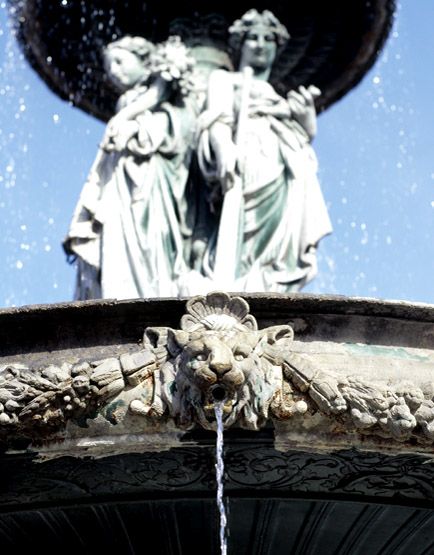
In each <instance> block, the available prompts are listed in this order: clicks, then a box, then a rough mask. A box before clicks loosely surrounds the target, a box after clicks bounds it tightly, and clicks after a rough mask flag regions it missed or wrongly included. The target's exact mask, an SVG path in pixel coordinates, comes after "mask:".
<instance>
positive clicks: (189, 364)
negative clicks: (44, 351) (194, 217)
mask: <svg viewBox="0 0 434 555" xmlns="http://www.w3.org/2000/svg"><path fill="white" fill-rule="evenodd" d="M293 335H294V334H293V330H292V328H291V327H290V326H274V327H269V328H266V329H264V330H258V329H257V323H256V320H255V318H254V317H253V316H252V315H250V314H249V306H248V304H247V302H246V301H244V300H243V299H241V298H240V297H232V298H231V297H229V296H228V295H227V294H225V293H210V294H209V295H207V296H206V297H194V298H192V299H191V300H190V301H188V302H187V306H186V314H185V315H184V316H183V317H182V319H181V325H180V329H179V330H174V329H171V328H167V327H161V328H147V329H146V330H145V334H144V340H143V346H142V349H141V350H139V351H138V352H136V353H132V354H130V353H125V354H122V355H121V356H120V357H118V358H115V357H113V358H107V359H104V360H99V361H84V362H80V363H77V364H67V363H65V364H63V365H62V366H53V365H49V366H47V367H44V368H41V369H36V368H28V367H26V366H24V365H21V364H9V365H7V366H3V367H2V368H0V432H1V431H3V433H8V434H10V433H18V434H24V435H29V436H30V437H33V436H35V435H37V434H38V432H39V433H44V434H45V433H47V432H50V431H52V432H55V431H57V430H59V429H61V428H62V427H63V426H65V424H66V423H67V421H69V420H74V421H77V420H78V421H80V420H83V419H88V418H92V417H95V416H96V415H97V414H98V413H99V412H103V411H102V409H103V408H104V407H107V405H108V402H109V401H110V402H111V401H112V400H116V398H117V397H118V396H119V395H122V393H123V392H124V391H128V390H131V389H132V388H136V389H135V391H137V392H138V393H140V391H141V390H142V389H146V390H150V391H151V392H152V395H151V397H152V399H151V401H150V402H149V403H147V402H146V400H145V397H146V396H143V395H139V394H138V395H137V396H136V398H135V399H134V400H132V401H130V404H129V410H130V412H131V413H133V414H136V415H141V416H144V417H146V418H161V417H162V416H164V417H171V418H173V419H174V420H175V421H176V423H177V425H178V426H180V427H182V428H191V427H192V426H194V425H195V424H199V425H201V426H202V427H204V428H207V429H214V426H215V421H214V410H213V408H214V403H215V402H216V400H219V399H221V400H222V402H223V404H224V424H225V427H226V428H227V427H230V426H232V425H234V424H236V425H238V426H242V427H244V428H247V429H253V430H256V429H258V428H260V427H261V426H263V425H264V424H265V423H266V421H267V420H268V419H269V418H274V419H277V420H286V419H290V418H292V417H294V416H297V415H298V416H303V415H306V413H308V414H314V413H316V412H320V413H322V414H323V415H324V416H327V417H328V418H329V419H338V420H340V421H342V422H343V423H344V424H345V425H346V427H347V429H348V430H349V431H350V430H355V431H358V432H362V433H365V434H371V435H377V436H381V437H393V438H395V439H398V440H404V439H408V438H410V437H412V436H413V437H416V438H418V439H419V440H422V441H425V442H427V441H433V440H434V402H433V399H431V398H426V396H425V395H424V393H423V391H422V390H421V389H420V388H419V387H417V386H415V385H414V384H412V383H410V382H401V383H398V384H395V385H393V386H392V385H385V384H378V383H369V382H365V381H363V380H360V379H358V378H357V377H355V376H342V375H339V374H334V373H332V372H324V371H321V370H318V369H317V368H315V367H314V366H313V364H312V362H311V361H310V360H309V359H307V358H306V357H304V356H302V355H299V354H296V353H294V352H292V350H291V343H292V340H293Z"/></svg>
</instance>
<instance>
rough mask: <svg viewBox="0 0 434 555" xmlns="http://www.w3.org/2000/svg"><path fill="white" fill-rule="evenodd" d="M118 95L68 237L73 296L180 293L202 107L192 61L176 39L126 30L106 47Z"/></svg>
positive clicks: (107, 65) (95, 296) (112, 79)
mask: <svg viewBox="0 0 434 555" xmlns="http://www.w3.org/2000/svg"><path fill="white" fill-rule="evenodd" d="M104 64H105V68H106V71H107V75H108V77H109V79H110V80H111V82H112V83H113V85H114V86H115V87H116V88H117V90H118V91H119V93H121V96H120V98H119V101H118V106H117V113H116V115H115V116H114V117H113V118H112V120H111V121H110V122H109V124H108V126H107V130H106V133H105V136H104V139H103V142H102V144H101V147H100V150H99V153H98V156H97V159H96V160H95V163H94V165H93V167H92V170H91V172H90V175H89V178H88V181H87V182H86V184H85V186H84V189H83V191H82V193H81V197H80V200H79V203H78V205H77V208H76V210H75V213H74V216H73V220H72V223H71V227H70V230H69V233H68V236H67V238H66V241H65V243H64V246H65V250H66V252H67V253H68V254H69V255H71V256H72V257H73V258H74V259H75V260H76V261H77V266H78V275H77V288H76V298H78V299H88V298H98V297H103V298H109V297H112V298H135V297H156V296H160V297H161V296H174V295H177V293H178V291H177V286H176V281H177V277H178V276H179V275H180V274H183V273H185V263H184V258H183V238H182V227H183V214H184V212H185V211H184V208H183V203H184V202H185V201H184V187H185V184H186V181H187V177H188V166H189V160H190V153H191V147H190V146H189V145H190V144H191V138H192V129H193V123H194V121H195V117H196V115H197V114H196V105H195V98H194V94H193V83H192V80H191V76H192V71H193V60H192V58H191V57H190V56H189V53H188V51H187V49H186V48H185V46H184V45H183V44H182V42H181V41H180V40H179V38H178V37H171V38H169V40H168V41H166V42H165V43H162V44H159V45H156V46H154V45H153V44H152V43H150V42H149V41H147V40H145V39H144V38H142V37H123V38H122V39H120V40H118V41H115V42H113V43H111V44H109V45H108V46H107V47H106V48H105V50H104Z"/></svg>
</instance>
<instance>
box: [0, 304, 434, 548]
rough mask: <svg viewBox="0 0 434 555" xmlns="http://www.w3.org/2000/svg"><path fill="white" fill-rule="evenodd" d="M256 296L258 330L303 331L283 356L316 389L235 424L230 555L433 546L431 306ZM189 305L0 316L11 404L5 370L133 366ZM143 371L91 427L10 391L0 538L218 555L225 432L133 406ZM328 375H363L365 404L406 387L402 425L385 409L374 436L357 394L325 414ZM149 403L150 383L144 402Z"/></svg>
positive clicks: (230, 455)
mask: <svg viewBox="0 0 434 555" xmlns="http://www.w3.org/2000/svg"><path fill="white" fill-rule="evenodd" d="M244 298H245V299H246V300H247V301H248V303H249V305H250V313H251V315H253V316H254V317H255V318H256V320H257V324H258V328H259V330H260V331H261V330H265V329H268V328H270V329H271V328H273V329H275V327H276V326H290V327H291V329H292V330H293V331H294V340H293V342H292V343H291V344H290V351H291V357H292V358H291V357H289V355H288V356H287V355H285V356H286V357H287V358H286V359H287V361H288V362H287V363H288V365H293V366H294V367H297V370H299V371H300V372H301V370H303V372H304V373H303V374H300V375H303V376H305V375H307V373H308V371H312V372H313V374H312V376H313V377H310V378H309V379H310V382H309V384H314V383H317V384H319V385H318V386H317V390H315V391H314V392H313V393H312V394H311V396H310V397H309V396H308V395H307V394H306V392H304V391H303V387H304V385H303V384H302V385H301V386H300V387H299V388H298V389H294V391H293V393H292V394H295V393H297V395H299V396H302V395H305V394H306V395H307V396H306V397H303V400H302V401H300V400H298V401H296V402H297V403H305V404H306V407H307V409H306V411H304V412H303V411H299V412H298V413H297V414H293V415H290V416H288V414H284V415H279V414H277V415H276V414H275V415H274V416H273V415H271V416H270V418H269V419H268V420H267V421H266V422H265V424H263V425H261V426H260V429H259V430H258V431H252V430H243V429H242V428H240V426H239V425H237V424H235V425H234V426H232V427H230V428H229V429H228V430H227V431H226V432H225V449H224V455H225V471H226V477H225V497H226V503H227V508H228V522H229V530H230V536H229V540H228V553H237V555H238V554H243V553H245V554H251V553H270V554H273V555H274V554H276V555H280V554H281V553H282V554H287V553H298V554H302V553H309V555H310V554H322V553H324V554H328V553H351V554H353V553H354V554H357V553H360V554H365V553H370V554H373V555H375V554H377V553H378V554H380V553H382V554H384V553H393V554H406V553H409V554H410V553H411V554H412V555H422V554H424V553H425V554H426V553H430V552H431V551H432V550H433V549H434V539H433V536H432V533H431V530H432V525H433V520H434V513H433V511H432V504H433V500H434V485H433V484H434V466H433V462H432V454H433V441H432V439H430V435H429V429H430V422H431V421H430V419H429V415H428V416H427V414H428V413H427V410H428V409H426V410H425V408H423V407H429V406H430V405H429V401H430V391H431V389H430V388H431V385H430V384H431V383H432V382H434V379H433V377H434V307H432V306H426V305H413V304H409V303H390V302H381V301H375V300H366V299H346V298H341V297H316V296H309V295H289V296H279V295H252V296H247V295H246V296H244ZM184 311H185V301H182V300H137V301H123V302H116V301H92V302H82V303H67V304H64V305H51V306H41V307H25V308H21V309H12V310H4V311H1V312H0V335H1V336H2V337H1V339H2V341H1V345H2V352H1V361H0V369H1V370H0V396H1V394H2V393H1V392H2V391H3V390H2V383H3V386H4V381H3V382H1V380H2V379H3V380H6V377H5V376H6V375H7V376H9V374H11V369H12V371H16V370H17V368H18V374H17V375H19V376H21V378H22V380H27V381H29V380H31V379H36V378H37V377H41V376H42V372H43V371H45V374H44V375H45V376H48V377H47V378H44V379H47V380H49V379H54V378H53V377H51V378H50V376H51V374H50V372H49V371H48V370H47V368H48V369H49V368H52V367H54V368H57V370H56V372H59V368H60V369H62V368H63V371H64V372H66V374H68V373H67V371H66V370H65V369H68V368H70V365H75V364H83V361H84V362H86V361H91V362H92V361H96V363H95V364H94V367H95V368H96V369H98V368H100V370H99V371H98V372H99V373H100V374H101V375H102V373H103V370H104V369H105V368H106V367H107V362H106V361H107V360H113V359H116V360H118V359H120V360H123V361H124V366H123V367H122V368H123V369H124V370H125V368H129V366H128V364H130V363H131V360H136V359H135V358H134V359H132V358H121V357H125V356H126V355H127V354H128V355H134V356H138V355H137V353H139V352H140V353H142V351H140V349H141V346H140V345H141V338H142V335H143V330H144V329H145V328H149V327H152V329H156V328H158V329H160V330H161V329H167V328H168V327H170V328H171V329H174V330H176V329H177V328H178V327H179V320H180V317H181V316H182V314H183V313H184ZM179 333H181V332H179ZM255 333H256V332H255ZM261 337H262V336H261ZM267 337H270V336H269V335H268V336H267ZM178 341H180V339H179V337H178ZM268 341H269V339H268ZM267 344H268V343H267ZM285 345H286V343H285ZM140 356H142V357H144V359H143V360H145V358H146V357H145V355H144V354H143V353H142V354H141V355H140ZM300 357H301V359H302V361H303V362H302V363H300ZM286 359H285V360H286ZM101 360H103V361H104V364H105V366H103V367H102V369H101V363H100V361H101ZM146 360H147V359H146ZM273 360H274V359H273ZM125 361H127V362H128V364H127V362H125ZM306 361H307V362H306ZM141 364H142V365H143V364H144V363H143V362H142V363H141ZM146 364H147V365H148V366H144V367H143V366H141V367H140V370H137V372H136V373H135V374H129V375H133V376H136V377H135V378H134V380H136V381H137V384H136V385H134V383H135V382H134V380H133V382H134V383H133V384H130V385H129V386H128V387H126V389H125V388H124V389H123V390H122V391H121V393H119V394H117V395H115V396H114V397H110V398H109V399H108V401H107V402H105V401H104V403H102V402H101V404H98V402H96V401H95V404H94V405H92V407H93V408H94V413H93V414H90V413H86V414H85V416H86V417H83V418H82V419H81V420H80V419H77V418H75V419H69V417H68V412H67V411H66V409H65V410H63V409H62V410H63V412H62V410H61V408H62V407H63V405H61V402H60V401H59V400H57V401H56V402H55V403H54V401H53V402H52V401H44V402H46V403H48V404H49V402H52V404H51V405H49V410H50V411H51V412H49V414H48V413H47V412H44V411H47V410H48V409H47V408H46V407H45V405H43V403H42V401H41V399H42V400H46V399H47V398H50V399H51V397H49V396H48V397H42V398H41V397H38V398H37V399H39V400H38V401H37V402H38V403H39V404H38V405H37V407H38V410H39V413H38V410H36V409H35V411H34V412H33V413H29V414H31V415H32V416H31V417H28V418H27V417H26V418H27V420H26V419H25V414H24V416H22V413H25V410H24V409H20V410H21V413H20V412H19V410H18V409H16V408H15V409H13V406H12V405H10V404H9V405H8V406H7V407H6V404H5V402H4V400H1V399H0V403H2V404H3V405H4V408H3V413H4V414H6V416H8V418H9V421H8V423H6V418H4V419H3V421H2V422H0V437H1V446H2V447H1V455H0V471H1V472H0V545H2V546H5V547H14V549H16V548H17V547H22V548H23V549H30V548H32V549H33V550H34V549H35V548H36V550H38V549H41V550H42V549H44V551H45V552H48V553H51V552H53V553H54V552H56V553H58V552H59V550H61V551H62V552H64V553H65V552H66V553H68V552H72V551H74V552H76V551H77V549H80V550H81V551H82V552H84V553H87V552H89V553H91V552H95V550H96V549H97V550H104V549H106V548H107V549H110V550H111V548H112V547H115V548H116V549H117V550H118V551H119V552H120V553H134V552H139V551H143V550H146V549H148V547H149V546H151V545H158V546H159V551H158V552H159V553H187V552H188V553H196V552H198V550H199V549H200V551H201V552H204V553H218V550H219V544H218V513H217V508H216V505H215V488H216V484H215V469H214V465H215V433H214V432H213V431H210V430H206V429H202V428H201V426H200V424H198V423H197V422H195V421H192V422H189V424H188V426H182V425H181V424H182V423H181V424H180V421H179V420H177V419H176V418H175V417H172V416H171V414H169V413H168V412H164V413H163V414H161V415H158V414H154V415H153V416H150V415H149V414H148V413H146V411H144V413H143V414H139V413H134V414H132V413H131V410H130V409H129V406H130V405H129V403H130V402H131V400H132V399H134V400H136V401H137V395H136V393H137V387H139V385H140V384H142V383H145V382H143V381H140V380H145V381H146V380H147V379H148V378H147V377H146V376H147V375H148V374H146V373H145V372H144V371H143V368H149V367H150V365H149V364H148V362H146ZM20 365H21V366H20ZM68 365H69V366H68ZM139 366H140V365H139ZM20 368H25V369H26V370H22V369H21V370H20ZM74 368H77V367H75V366H74ZM14 369H15V370H14ZM29 369H30V370H29ZM312 369H313V370H312ZM68 371H69V370H68ZM20 372H21V374H20ZM29 372H30V373H29ZM53 372H54V370H53ZM56 372H54V374H55V375H56V376H57V375H59V374H56ZM8 373H9V374H8ZM68 375H69V374H68ZM286 375H287V374H285V376H286ZM288 375H289V374H288ZM309 375H310V374H309ZM324 375H325V376H326V377H327V378H328V380H329V377H330V375H333V376H334V377H335V378H336V379H335V381H336V383H337V384H338V388H339V387H341V384H342V383H346V384H350V385H351V384H353V383H356V382H355V380H356V378H357V383H358V384H361V385H360V386H358V389H357V391H358V392H363V394H364V397H363V395H362V393H360V396H359V397H357V399H362V400H363V399H365V401H366V402H368V401H369V402H371V400H372V399H380V397H378V395H380V394H381V395H382V396H383V397H384V398H388V397H387V395H389V396H390V395H392V396H393V395H394V396H395V397H394V398H395V400H396V403H395V402H394V403H395V404H393V406H392V408H391V409H390V414H391V415H392V416H391V418H392V417H393V416H394V415H398V416H396V422H398V424H397V427H396V426H395V424H396V422H395V421H394V420H393V418H392V420H390V421H391V422H392V424H393V425H392V424H391V427H390V428H387V426H386V424H387V423H384V422H382V421H381V418H382V417H381V415H380V416H378V414H380V413H381V411H382V410H383V408H381V407H382V405H381V403H380V402H379V405H378V406H379V407H380V408H378V409H375V410H378V411H379V412H378V414H377V413H375V410H374V409H370V410H371V413H372V414H373V415H374V416H375V415H376V414H377V416H378V422H375V423H374V424H372V425H371V426H366V427H365V428H363V426H362V425H361V424H360V422H359V420H357V414H356V415H355V416H354V414H353V412H351V411H354V404H351V403H354V401H353V398H352V397H351V396H350V395H349V394H348V393H345V394H344V395H343V398H344V400H345V402H347V404H348V407H347V409H345V410H344V409H339V410H340V411H341V412H339V410H338V409H336V411H335V412H333V410H330V411H329V412H327V406H326V405H324V406H323V405H322V404H321V403H323V400H322V398H320V397H318V399H319V400H318V399H317V400H315V399H316V398H315V394H316V393H315V392H316V391H319V392H320V393H321V395H323V397H324V398H325V399H326V400H327V399H332V400H333V399H335V397H333V396H332V397H330V396H327V395H329V393H328V391H329V390H328V389H327V387H329V386H328V384H329V381H330V380H329V381H327V380H325V382H324V380H322V378H321V380H319V378H318V376H320V377H321V376H324ZM19 376H18V377H19ZM137 376H139V377H137ZM297 376H298V374H297V375H296V376H295V378H294V383H293V385H294V388H297V387H298V386H297V383H298V382H297V379H298V377H297ZM7 379H9V380H12V379H18V378H17V377H16V376H15V377H13V378H11V377H8V378H7ZM70 379H71V380H73V379H74V376H73V374H71V377H70ZM285 379H287V378H285ZM315 379H316V380H317V382H315ZM344 379H345V380H346V381H345V382H344V381H343V380H344ZM288 380H289V381H288V383H290V384H291V383H292V382H291V378H288ZM91 382H92V380H91ZM8 383H9V382H8ZM13 383H15V382H13ZM23 383H24V382H23ZM26 383H27V382H26ZM41 383H42V382H41ZM43 383H45V382H43ZM50 383H51V382H50ZM59 383H60V382H59ZM62 383H63V382H62ZM110 383H111V382H110ZM323 383H325V385H324V386H322V385H321V384H323ZM333 383H334V382H333ZM79 386H80V387H84V386H83V383H82V382H80V384H79ZM32 387H33V386H32ZM41 387H42V386H41ZM77 387H78V386H77ZM345 387H347V388H348V387H349V386H348V385H346V386H345ZM47 388H48V386H47ZM59 388H60V386H59ZM80 391H81V390H80ZM99 391H101V390H99ZM351 391H352V390H351ZM419 391H420V392H422V395H423V396H424V398H423V400H422V399H421V398H420V394H419V393H418V392H419ZM378 392H379V393H378ZM48 393H50V392H48ZM133 393H134V394H133ZM44 395H48V394H47V392H45V393H44ZM99 395H100V396H101V394H99ZM412 395H413V396H412ZM418 395H419V397H418ZM62 396H63V397H62V399H64V397H65V396H67V395H66V394H65V393H64V391H63V390H62ZM147 396H151V393H150V392H149V391H147V390H146V391H145V392H144V393H143V395H142V397H141V401H140V402H142V404H143V406H144V407H146V406H147V405H146V403H147V400H148V398H147ZM102 397H103V395H102ZM383 397H381V399H383ZM103 398H104V397H103ZM56 399H57V397H56ZM104 399H105V398H104ZM381 399H380V400H381ZM401 399H403V400H401ZM34 402H36V401H34V400H33V401H32V403H34ZM62 402H63V401H62ZM64 402H65V403H68V402H69V401H64ZM92 402H93V401H92ZM333 402H334V401H333ZM359 402H360V403H362V401H359ZM56 403H57V405H56ZM71 403H72V401H71ZM424 403H425V404H424ZM18 404H19V403H18ZM32 406H33V405H32ZM47 406H48V405H47ZM134 406H135V407H138V406H139V405H138V404H137V403H136V404H135V405H134ZM331 406H332V408H333V407H335V406H338V407H339V406H340V405H338V404H337V405H333V403H332V404H331ZM375 406H377V405H375ZM8 407H9V408H8ZM11 407H12V408H11ZM44 407H45V408H44ZM53 407H54V408H53ZM394 407H396V408H394ZM420 407H422V408H423V410H422V409H421V408H420ZM14 410H15V412H14ZM26 410H27V409H26ZM55 410H58V411H59V412H57V413H55V416H56V418H54V417H52V414H54V412H53V411H55ZM65 411H66V412H65ZM406 411H407V412H406ZM418 411H419V412H418ZM424 411H425V412H424ZM371 413H369V414H371ZM407 413H408V414H410V416H409V417H408V422H410V424H407V421H404V420H405V418H404V417H405V415H406V414H407ZM422 413H423V414H425V420H423V419H422V418H421V416H420V414H422ZM14 414H15V415H18V416H16V419H15V421H14V420H13V419H14V418H15V417H14ZM47 414H48V416H47ZM381 414H383V413H381ZM38 415H39V416H41V415H42V416H41V418H38V417H37V416H38ZM411 417H414V419H415V422H416V423H415V424H414V426H413V428H411V425H412V424H411V422H412V421H411ZM44 419H45V420H44ZM417 419H419V420H417ZM14 422H15V423H14ZM394 426H395V427H394ZM403 430H404V432H403ZM405 430H407V432H405Z"/></svg>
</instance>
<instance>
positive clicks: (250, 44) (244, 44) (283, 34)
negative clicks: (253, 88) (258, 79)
mask: <svg viewBox="0 0 434 555" xmlns="http://www.w3.org/2000/svg"><path fill="white" fill-rule="evenodd" d="M229 34H230V45H231V48H232V49H233V50H234V52H236V53H238V54H239V56H240V67H245V66H250V67H252V68H253V69H254V70H258V71H263V70H267V69H270V68H271V66H272V65H273V62H274V60H275V58H276V54H277V52H278V50H279V49H281V48H283V47H284V46H285V44H286V43H287V41H288V40H289V33H288V31H287V29H286V27H285V26H284V25H282V23H280V21H279V20H278V19H277V17H275V16H274V15H273V14H272V13H271V12H270V11H269V10H264V11H263V12H262V13H260V12H258V11H257V10H255V9H251V10H249V11H247V12H246V13H245V14H244V15H243V16H242V17H241V18H240V19H237V20H236V21H234V23H233V24H232V25H231V27H230V28H229Z"/></svg>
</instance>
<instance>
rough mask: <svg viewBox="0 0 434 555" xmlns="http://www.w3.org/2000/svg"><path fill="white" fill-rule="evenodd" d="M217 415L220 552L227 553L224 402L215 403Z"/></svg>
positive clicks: (224, 554)
mask: <svg viewBox="0 0 434 555" xmlns="http://www.w3.org/2000/svg"><path fill="white" fill-rule="evenodd" d="M214 411H215V417H216V422H217V445H216V459H217V461H216V465H215V470H216V482H217V507H218V510H219V513H220V553H221V555H226V554H227V540H226V527H227V518H226V509H225V506H224V503H223V478H224V472H225V465H224V461H223V402H220V403H215V404H214Z"/></svg>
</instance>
